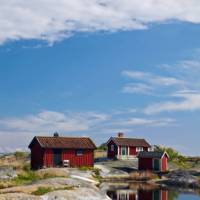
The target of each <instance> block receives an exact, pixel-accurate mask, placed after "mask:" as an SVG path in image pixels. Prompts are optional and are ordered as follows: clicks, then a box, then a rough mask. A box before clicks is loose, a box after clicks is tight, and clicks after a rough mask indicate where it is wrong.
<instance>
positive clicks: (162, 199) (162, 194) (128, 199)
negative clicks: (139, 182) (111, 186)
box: [107, 189, 178, 200]
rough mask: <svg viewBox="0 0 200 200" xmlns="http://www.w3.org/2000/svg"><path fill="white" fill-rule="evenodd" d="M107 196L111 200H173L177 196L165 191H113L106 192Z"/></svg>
mask: <svg viewBox="0 0 200 200" xmlns="http://www.w3.org/2000/svg"><path fill="white" fill-rule="evenodd" d="M107 195H108V196H109V197H110V198H111V199H112V200H175V199H176V197H177V196H178V194H177V193H175V192H169V191H167V190H160V189H156V190H141V189H139V190H130V189H129V190H123V189H122V190H113V191H111V190H110V191H108V192H107Z"/></svg>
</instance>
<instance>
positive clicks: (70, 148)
mask: <svg viewBox="0 0 200 200" xmlns="http://www.w3.org/2000/svg"><path fill="white" fill-rule="evenodd" d="M29 148H30V150H31V167H32V169H39V168H45V167H58V166H63V161H64V162H68V163H69V166H70V167H81V166H89V167H92V166H93V165H94V149H95V148H96V146H95V144H94V143H93V141H92V140H91V139H90V138H87V137H60V136H59V135H58V134H55V135H54V136H53V137H43V136H35V137H34V138H33V140H32V141H31V143H30V145H29Z"/></svg>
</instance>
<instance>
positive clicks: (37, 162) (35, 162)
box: [31, 143, 44, 169]
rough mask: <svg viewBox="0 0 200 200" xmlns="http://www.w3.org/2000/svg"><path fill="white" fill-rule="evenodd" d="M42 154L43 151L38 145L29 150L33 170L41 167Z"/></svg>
mask: <svg viewBox="0 0 200 200" xmlns="http://www.w3.org/2000/svg"><path fill="white" fill-rule="evenodd" d="M43 152H44V150H43V149H42V148H41V147H40V145H39V144H38V143H35V144H34V145H33V147H32V148H31V167H32V168H33V169H38V168H42V167H43Z"/></svg>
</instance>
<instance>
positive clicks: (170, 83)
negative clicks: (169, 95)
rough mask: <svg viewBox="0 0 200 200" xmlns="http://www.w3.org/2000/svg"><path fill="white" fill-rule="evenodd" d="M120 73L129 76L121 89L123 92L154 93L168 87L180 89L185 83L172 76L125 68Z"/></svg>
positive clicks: (183, 87) (184, 86)
mask: <svg viewBox="0 0 200 200" xmlns="http://www.w3.org/2000/svg"><path fill="white" fill-rule="evenodd" d="M122 75H123V76H125V77H128V78H129V80H128V81H129V83H127V84H126V85H125V86H124V87H123V89H122V91H123V92H124V93H140V94H146V95H155V94H157V93H158V92H157V91H159V90H163V89H165V90H166V89H169V88H170V89H171V88H179V90H180V89H185V88H186V85H187V81H185V80H184V79H181V78H176V77H173V76H160V75H157V74H153V73H149V72H142V71H134V70H131V71H128V70H125V71H122ZM130 81H131V83H130ZM133 81H134V82H133Z"/></svg>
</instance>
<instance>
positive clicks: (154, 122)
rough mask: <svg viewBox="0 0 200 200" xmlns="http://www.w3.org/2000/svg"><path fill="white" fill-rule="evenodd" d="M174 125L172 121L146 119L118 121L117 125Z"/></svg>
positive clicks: (168, 119) (167, 119) (166, 119)
mask: <svg viewBox="0 0 200 200" xmlns="http://www.w3.org/2000/svg"><path fill="white" fill-rule="evenodd" d="M173 123H175V120H174V119H170V118H161V119H148V118H130V119H128V120H123V121H118V122H117V124H118V125H119V124H120V125H121V126H126V127H129V126H148V127H151V126H152V127H155V126H167V125H169V124H170V125H172V124H173Z"/></svg>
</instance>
